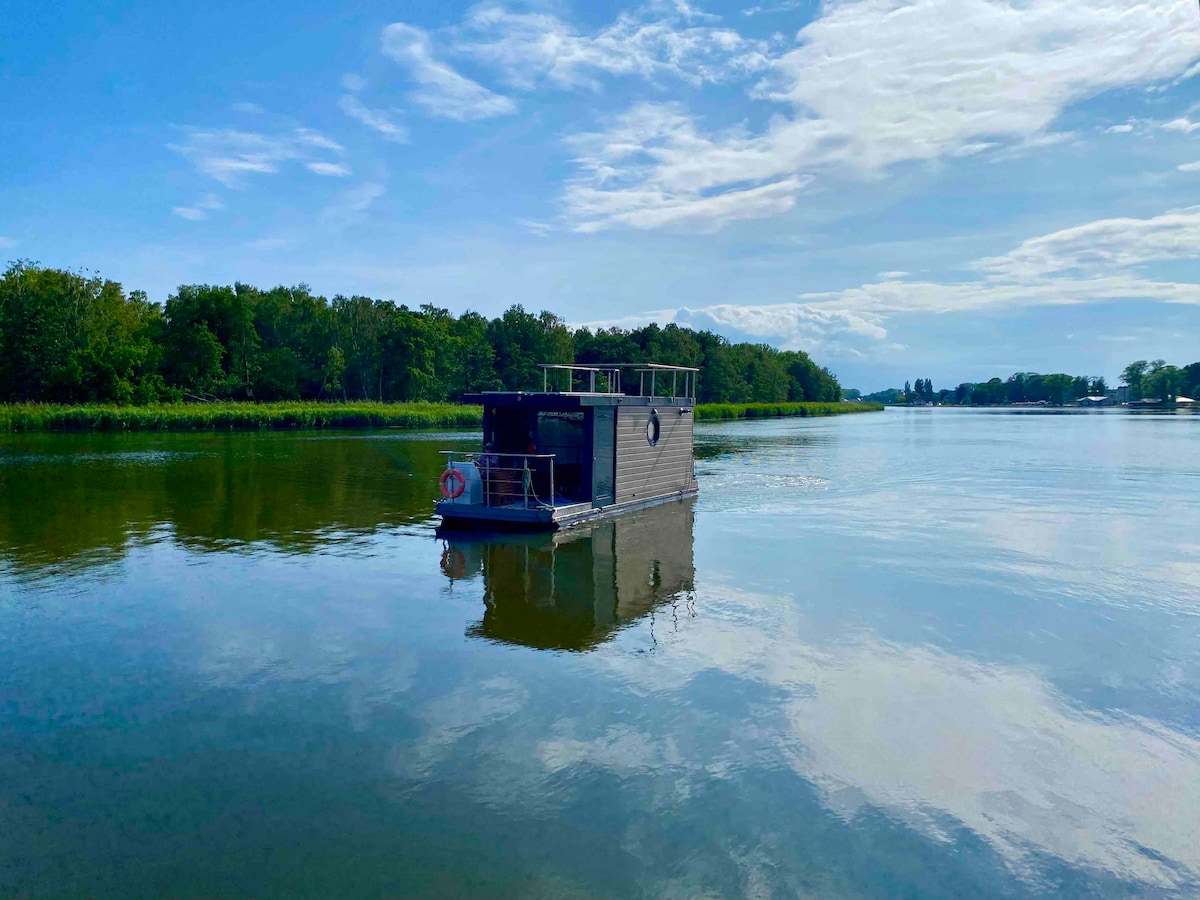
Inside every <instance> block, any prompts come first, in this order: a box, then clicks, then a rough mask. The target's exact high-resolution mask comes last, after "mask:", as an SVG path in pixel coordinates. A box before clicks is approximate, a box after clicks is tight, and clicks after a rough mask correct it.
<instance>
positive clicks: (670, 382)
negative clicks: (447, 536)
mask: <svg viewBox="0 0 1200 900" xmlns="http://www.w3.org/2000/svg"><path fill="white" fill-rule="evenodd" d="M541 369H542V390H541V391H488V392H485V393H482V394H474V395H468V397H467V398H465V399H466V400H467V402H470V403H478V404H480V405H481V406H482V407H483V446H482V448H481V449H480V450H479V451H478V452H475V453H466V454H464V453H462V452H458V451H450V450H447V451H443V452H444V454H445V456H446V468H445V470H444V471H443V472H442V475H441V481H440V488H441V493H442V499H441V500H440V501H438V503H437V513H438V514H439V515H440V516H441V517H442V528H443V529H446V530H453V529H459V528H471V527H475V528H478V527H481V526H482V527H485V528H496V529H554V528H560V527H562V526H565V525H574V524H576V523H578V522H584V521H587V520H589V519H596V518H601V517H604V516H611V515H616V514H617V513H621V512H625V511H627V510H632V509H640V508H642V507H646V506H653V505H655V504H658V503H665V502H669V501H672V500H681V499H683V498H685V497H690V496H693V495H694V494H695V493H696V490H697V487H696V472H695V465H694V462H693V458H692V423H693V415H694V412H695V407H696V379H697V376H698V374H699V370H697V369H694V368H690V367H687V366H665V365H657V364H653V363H637V364H628V363H611V364H604V365H595V366H573V365H543V366H542V367H541Z"/></svg>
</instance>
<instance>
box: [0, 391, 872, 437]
mask: <svg viewBox="0 0 1200 900" xmlns="http://www.w3.org/2000/svg"><path fill="white" fill-rule="evenodd" d="M664 399H665V398H664ZM882 409H883V405H882V404H879V403H857V402H842V403H705V404H700V405H698V406H697V407H696V420H697V421H701V422H711V421H726V420H732V419H765V418H782V417H792V416H795V417H808V416H836V415H843V414H846V413H858V412H877V411H881V410H882ZM482 424H483V409H482V407H479V406H471V405H466V404H459V403H367V402H349V403H320V402H303V401H296V402H282V403H232V402H230V403H225V402H218V403H160V404H151V405H148V406H116V405H110V404H82V405H77V406H69V405H59V404H48V403H18V404H8V405H0V432H7V433H36V432H93V431H100V432H134V431H141V432H150V431H321V430H326V429H351V428H413V429H436V428H463V429H467V428H479V427H481V426H482Z"/></svg>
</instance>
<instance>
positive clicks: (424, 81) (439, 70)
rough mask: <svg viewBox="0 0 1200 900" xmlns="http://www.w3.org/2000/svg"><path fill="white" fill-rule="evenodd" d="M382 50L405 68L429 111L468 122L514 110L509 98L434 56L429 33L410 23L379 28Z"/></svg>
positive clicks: (418, 101) (417, 95)
mask: <svg viewBox="0 0 1200 900" xmlns="http://www.w3.org/2000/svg"><path fill="white" fill-rule="evenodd" d="M382 45H383V53H384V55H385V56H388V57H390V58H391V59H393V60H395V61H396V62H398V63H400V64H401V65H404V66H406V67H407V68H408V70H409V73H410V75H411V76H412V78H413V80H414V81H416V82H417V83H418V84H420V85H421V87H420V88H418V89H417V90H416V91H414V92H413V94H412V97H413V99H414V100H416V102H417V103H419V104H421V105H422V106H424V107H425V108H426V109H428V110H429V111H430V112H431V113H432V114H433V115H435V116H441V117H443V118H446V119H455V120H457V121H460V122H468V121H472V120H475V119H487V118H491V117H493V116H507V115H511V114H512V113H515V112H516V111H517V104H516V103H514V102H513V101H512V100H511V99H510V98H508V97H504V96H501V95H500V94H494V93H492V92H491V91H489V90H488V89H487V88H485V87H484V86H483V85H481V84H479V83H477V82H475V81H472V80H471V79H470V78H467V77H466V76H465V75H461V74H459V73H458V72H456V71H455V70H454V69H452V68H451V67H450V66H448V65H446V64H445V63H443V62H440V61H439V60H437V59H436V58H435V57H434V55H433V47H432V45H431V42H430V40H429V35H428V34H426V33H425V31H423V30H422V29H420V28H417V27H416V26H414V25H405V24H404V23H403V22H395V23H393V24H391V25H388V26H387V27H386V28H384V29H383V35H382Z"/></svg>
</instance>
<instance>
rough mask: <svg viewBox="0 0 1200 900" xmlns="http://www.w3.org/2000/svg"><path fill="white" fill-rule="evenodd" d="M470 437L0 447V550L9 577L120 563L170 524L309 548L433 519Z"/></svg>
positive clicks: (51, 442)
mask: <svg viewBox="0 0 1200 900" xmlns="http://www.w3.org/2000/svg"><path fill="white" fill-rule="evenodd" d="M477 441H478V438H477V436H475V435H472V434H463V433H453V434H444V435H413V434H412V433H403V434H401V433H397V432H391V433H388V432H379V433H362V434H339V435H332V436H328V435H295V434H229V435H221V434H217V435H212V434H208V435H175V434H170V435H84V436H72V435H30V436H14V437H9V438H8V439H7V440H6V441H5V442H4V443H3V444H0V553H2V554H3V560H4V562H6V563H7V564H8V565H9V566H11V567H12V569H13V570H14V571H16V572H18V573H29V574H36V573H38V572H39V571H41V570H43V569H47V568H50V569H53V570H55V571H61V570H63V569H68V570H70V569H77V568H86V567H88V566H92V565H97V564H103V563H107V562H112V561H114V560H117V559H120V558H121V557H122V556H123V554H124V552H125V549H126V547H127V546H128V544H129V543H130V542H140V541H145V540H148V539H149V538H150V536H151V534H152V532H154V531H156V530H158V529H162V528H167V529H169V530H170V531H171V532H173V534H174V536H175V539H176V540H177V541H178V542H179V543H181V544H183V545H185V546H187V547H188V548H189V549H192V550H197V551H205V550H218V549H219V550H230V549H234V550H236V549H238V547H239V546H243V545H252V544H256V543H260V542H265V543H267V544H269V545H270V546H272V547H275V548H278V549H281V550H285V551H288V552H301V553H303V552H309V551H311V550H314V549H316V548H318V547H320V546H322V545H325V544H328V543H330V542H332V541H337V540H343V539H346V538H348V537H353V536H355V535H361V534H365V533H370V532H372V531H374V530H377V529H380V528H387V527H394V526H400V525H411V524H414V523H419V522H424V521H426V520H428V519H429V518H430V516H431V515H432V511H433V499H434V496H435V494H436V490H437V474H438V472H439V471H440V469H441V466H442V460H441V457H439V455H438V450H440V449H442V448H445V447H449V446H455V445H464V444H466V445H473V444H474V443H476V442H477Z"/></svg>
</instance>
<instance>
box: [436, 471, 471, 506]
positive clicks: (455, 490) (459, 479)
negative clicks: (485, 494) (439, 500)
mask: <svg viewBox="0 0 1200 900" xmlns="http://www.w3.org/2000/svg"><path fill="white" fill-rule="evenodd" d="M451 481H454V482H455V485H454V487H451V486H450V482H451ZM438 485H439V486H440V487H441V489H442V496H443V497H445V498H446V499H447V500H457V499H458V498H459V497H461V496H462V494H463V491H465V490H466V489H467V476H465V475H464V474H463V473H462V472H461V471H459V470H458V469H447V470H446V471H445V472H443V473H442V477H441V478H439V479H438Z"/></svg>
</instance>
